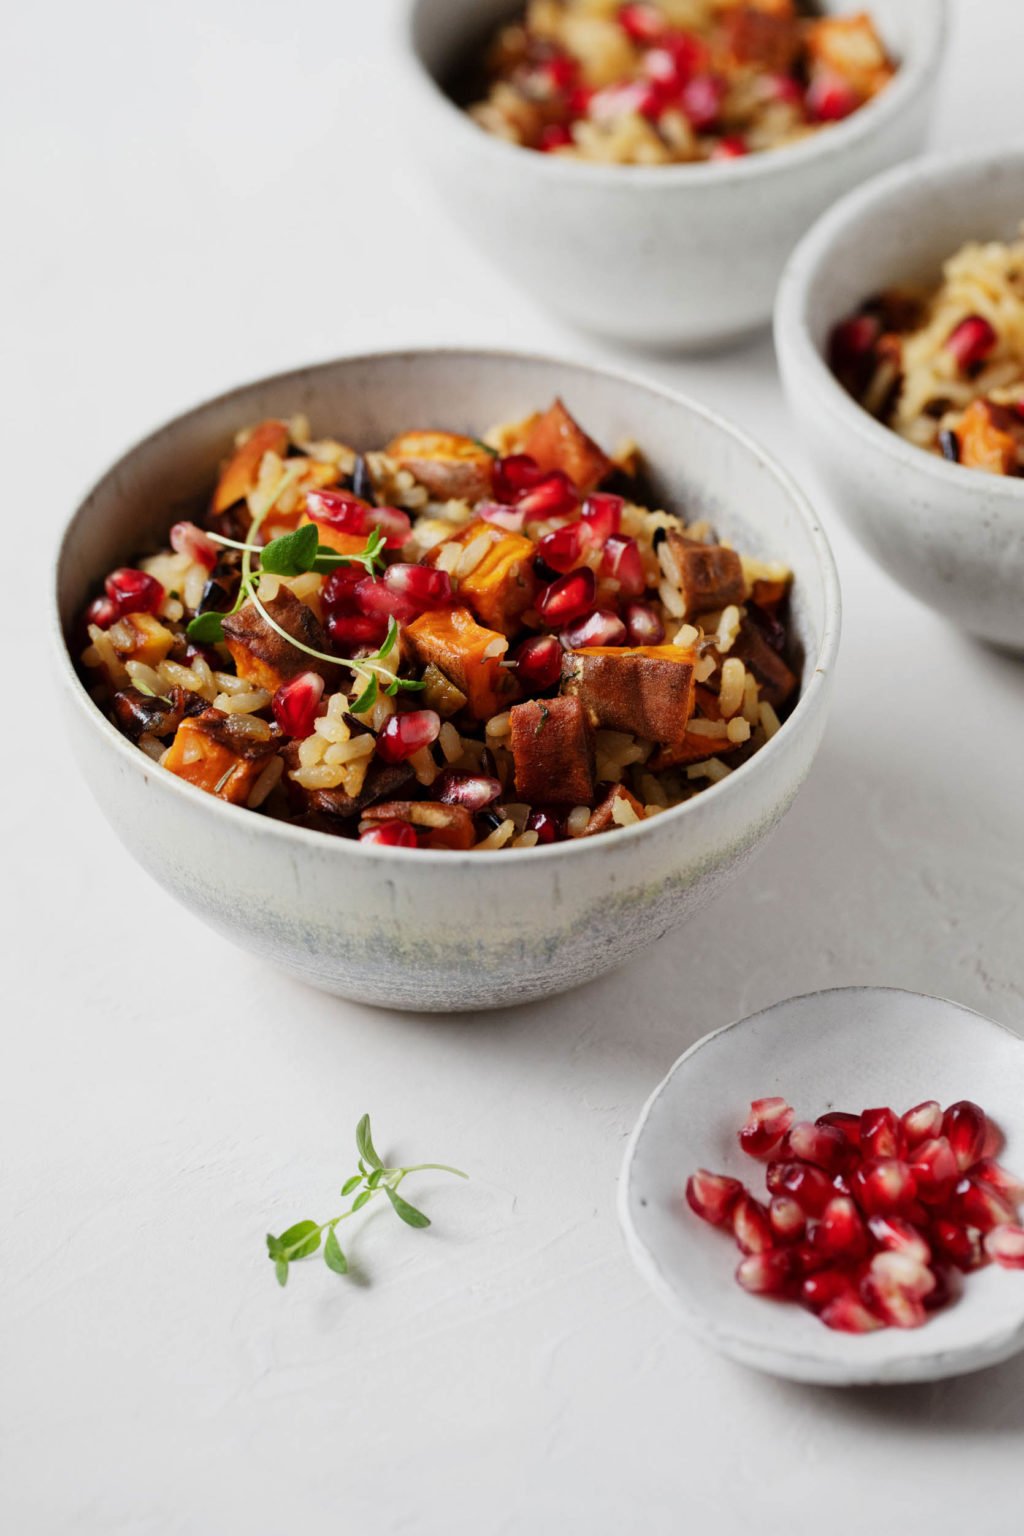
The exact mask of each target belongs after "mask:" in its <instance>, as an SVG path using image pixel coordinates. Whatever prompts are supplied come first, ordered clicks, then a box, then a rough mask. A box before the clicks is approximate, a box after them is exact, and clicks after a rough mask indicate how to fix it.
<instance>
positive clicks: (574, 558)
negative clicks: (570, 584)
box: [537, 523, 588, 576]
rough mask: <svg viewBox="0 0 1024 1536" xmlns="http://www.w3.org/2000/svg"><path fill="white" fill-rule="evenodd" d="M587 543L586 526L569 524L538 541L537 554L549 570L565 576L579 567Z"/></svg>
mask: <svg viewBox="0 0 1024 1536" xmlns="http://www.w3.org/2000/svg"><path fill="white" fill-rule="evenodd" d="M587 542H588V538H587V528H586V524H585V523H570V524H569V525H568V526H567V527H565V528H556V529H555V530H554V532H553V533H546V534H545V535H544V537H543V538H542V539H538V540H537V553H538V555H540V557H541V559H542V560H543V561H544V564H545V565H547V566H549V567H550V569H551V570H553V571H557V572H558V574H559V575H560V576H567V575H568V574H569V572H570V571H572V570H575V568H576V566H578V565H579V563H580V560H581V559H582V557H583V551H584V549H585V548H586V546H587Z"/></svg>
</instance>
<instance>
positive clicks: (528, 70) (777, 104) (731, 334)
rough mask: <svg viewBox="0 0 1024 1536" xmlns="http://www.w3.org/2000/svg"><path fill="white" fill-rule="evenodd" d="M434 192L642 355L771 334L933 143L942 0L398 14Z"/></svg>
mask: <svg viewBox="0 0 1024 1536" xmlns="http://www.w3.org/2000/svg"><path fill="white" fill-rule="evenodd" d="M405 4H406V12H407V22H406V39H407V58H406V62H407V70H406V75H405V79H404V87H405V88H404V91H403V95H402V101H403V105H404V106H405V108H406V111H407V113H408V116H409V142H410V144H411V145H412V147H413V149H414V151H415V152H416V153H418V154H419V155H420V157H421V163H422V171H423V175H424V177H425V178H426V179H427V181H428V184H431V185H432V186H433V188H434V189H435V191H436V193H437V195H438V196H439V197H440V199H441V200H442V201H443V202H444V203H445V205H446V206H447V208H448V210H449V211H450V213H451V215H452V217H453V218H454V220H455V221H456V222H457V223H458V224H460V225H461V227H462V229H463V231H464V232H465V234H466V235H467V237H468V238H470V239H472V240H474V241H475V242H476V243H478V244H479V245H480V246H481V247H482V249H483V250H484V252H485V254H486V255H487V256H488V257H489V258H490V259H491V260H492V261H493V262H494V264H495V265H496V266H498V267H499V268H501V269H502V270H504V271H505V272H506V273H507V274H508V275H509V276H510V277H512V278H513V279H514V280H515V281H517V282H519V283H520V284H521V285H522V286H523V287H524V288H525V289H526V290H527V291H528V292H529V293H530V295H531V296H532V297H534V298H535V299H536V300H537V301H538V302H539V303H541V304H542V305H544V306H545V307H547V308H548V309H551V310H552V311H554V312H555V313H557V314H558V315H559V316H561V317H563V318H564V319H567V320H569V321H571V322H573V323H575V324H577V325H580V326H582V327H583V328H585V329H587V330H591V331H595V332H598V333H600V334H603V335H607V336H611V337H614V338H616V339H618V340H623V341H626V342H630V343H634V344H637V345H642V346H651V347H663V348H705V347H710V346H715V345H719V344H722V343H724V342H726V341H728V340H730V339H732V338H735V337H738V336H741V335H743V334H745V333H748V332H750V331H751V330H753V329H755V328H756V327H758V326H760V325H762V324H764V323H765V322H766V321H767V320H768V318H769V317H770V314H771V307H772V301H773V299H774V295H775V289H776V286H777V283H778V278H779V275H780V273H781V271H782V267H783V265H784V263H785V260H786V257H787V256H788V255H789V253H790V252H791V250H792V249H793V247H794V246H795V244H796V242H797V241H798V239H799V238H800V236H801V235H802V234H803V233H804V231H805V230H806V229H807V228H808V226H809V225H810V224H811V223H812V222H813V220H814V219H815V218H816V217H817V216H818V215H819V214H820V213H821V212H823V210H824V209H825V208H827V207H828V206H829V204H831V203H832V202H834V201H835V199H836V198H837V197H839V196H840V195H841V194H842V193H844V192H845V191H847V190H849V189H850V188H851V187H854V186H856V185H858V184H859V183H860V182H862V181H864V180H865V179H866V178H868V177H870V176H872V175H874V174H876V173H877V172H878V171H880V170H882V169H884V168H885V167H886V166H889V165H893V164H896V163H897V162H898V161H900V160H902V159H905V158H906V157H907V156H909V155H912V154H914V153H916V152H917V151H918V150H919V149H920V148H921V146H922V144H923V142H924V138H925V135H926V131H927V126H928V118H929V113H930V110H931V104H932V99H933V95H934V88H935V83H936V79H937V75H938V70H939V65H940V62H941V59H942V54H943V48H944V44H945V35H946V3H945V0H874V3H872V4H870V5H869V4H866V3H861V4H857V3H856V0H853V3H851V0H823V3H821V4H820V5H815V6H814V7H813V14H811V8H809V7H808V6H804V5H802V4H801V5H798V4H796V3H795V0H658V3H655V4H638V5H633V4H628V5H627V4H625V3H622V0H530V3H529V4H527V3H526V0H519V4H518V5H517V4H516V3H515V0H405Z"/></svg>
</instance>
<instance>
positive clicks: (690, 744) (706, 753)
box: [647, 730, 744, 773]
mask: <svg viewBox="0 0 1024 1536" xmlns="http://www.w3.org/2000/svg"><path fill="white" fill-rule="evenodd" d="M743 745H744V743H743V742H742V741H730V740H729V738H728V736H705V735H704V734H703V733H698V732H696V731H693V730H688V731H687V733H686V735H685V736H684V737H683V739H682V741H675V742H672V743H671V744H670V745H668V746H664V747H662V748H661V750H660V751H659V752H657V753H656V754H655V755H654V757H651V758H649V759H648V761H647V766H648V768H649V769H650V770H651V772H652V773H661V771H662V769H663V768H685V767H686V766H687V764H688V763H702V762H703V761H704V760H705V758H708V757H725V756H726V754H727V753H729V752H738V751H739V749H740V747H742V746H743Z"/></svg>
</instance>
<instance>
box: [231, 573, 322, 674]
mask: <svg viewBox="0 0 1024 1536" xmlns="http://www.w3.org/2000/svg"><path fill="white" fill-rule="evenodd" d="M263 606H264V608H266V610H267V612H268V613H269V614H270V616H271V618H272V619H274V620H275V622H276V623H278V624H280V626H281V628H282V629H284V630H287V632H288V634H290V635H292V636H294V638H295V639H296V640H301V641H302V643H303V644H304V645H308V646H311V647H312V648H313V649H314V650H316V651H326V650H327V637H326V635H325V634H324V631H323V628H322V626H321V624H320V621H319V619H318V618H317V617H316V614H315V613H314V612H313V610H312V609H311V608H308V607H307V606H306V604H305V603H302V602H300V601H299V599H298V598H297V597H296V596H295V595H294V593H292V592H290V591H289V590H288V588H287V587H281V588H280V589H279V590H278V593H277V595H276V597H272V598H269V599H268V600H267V601H265V602H264V604H263ZM224 638H225V640H226V642H227V647H228V650H229V651H230V652H231V655H232V657H233V659H234V663H235V670H236V671H237V673H238V675H239V677H241V678H244V680H245V681H246V682H247V683H249V684H250V686H251V687H253V688H266V689H267V690H268V692H270V693H275V692H276V691H277V689H278V688H280V686H281V684H282V683H285V682H287V681H288V679H289V678H290V677H297V676H298V675H299V673H300V672H318V673H319V674H320V676H321V677H322V678H323V680H324V682H325V683H328V684H330V683H332V682H333V681H334V680H335V679H336V678H337V676H338V671H339V669H338V667H336V666H335V665H334V664H333V663H331V662H328V661H318V660H317V659H316V657H315V656H309V655H307V653H306V652H305V651H300V650H298V649H297V648H296V647H295V646H294V645H289V644H288V641H287V640H285V639H284V638H283V637H282V636H281V635H279V634H278V633H277V631H276V630H275V629H271V627H270V625H269V624H268V623H267V622H266V621H265V619H264V618H263V615H262V614H261V613H260V612H259V610H258V609H257V608H256V606H255V605H254V604H253V603H251V602H248V603H244V604H243V605H242V607H241V608H240V609H239V610H238V612H237V613H232V614H228V615H226V616H225V618H224Z"/></svg>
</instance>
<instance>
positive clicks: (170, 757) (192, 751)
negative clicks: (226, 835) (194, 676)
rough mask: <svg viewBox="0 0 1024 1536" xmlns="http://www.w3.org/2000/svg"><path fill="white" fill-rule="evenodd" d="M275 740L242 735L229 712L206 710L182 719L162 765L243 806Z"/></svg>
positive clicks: (201, 787)
mask: <svg viewBox="0 0 1024 1536" xmlns="http://www.w3.org/2000/svg"><path fill="white" fill-rule="evenodd" d="M276 750H277V742H276V741H275V740H270V741H258V740H256V739H255V738H254V737H252V736H245V735H243V734H242V733H241V731H240V730H239V729H238V728H237V725H236V724H235V722H234V720H233V717H232V716H231V715H225V714H222V713H221V711H220V710H219V709H207V710H205V711H204V712H203V713H202V714H201V715H195V716H193V717H191V718H190V719H186V720H183V721H182V722H181V724H180V725H179V726H178V729H177V731H176V732H175V736H174V740H173V742H172V743H171V745H170V747H169V748H168V751H167V754H166V756H165V757H164V760H163V766H164V767H165V768H167V769H168V770H169V771H170V772H171V773H174V774H177V776H178V778H179V779H186V780H187V781H188V783H189V784H194V785H195V786H196V787H197V788H198V789H204V790H206V792H207V794H210V795H218V796H219V797H220V798H221V799H222V800H228V801H230V802H231V804H232V805H245V804H246V802H247V801H248V799H249V796H250V795H251V794H252V791H253V789H254V788H255V785H256V781H257V779H258V778H259V776H260V774H261V773H262V772H263V770H264V768H265V767H266V766H267V759H268V758H269V757H272V756H273V754H274V753H275V752H276Z"/></svg>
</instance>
